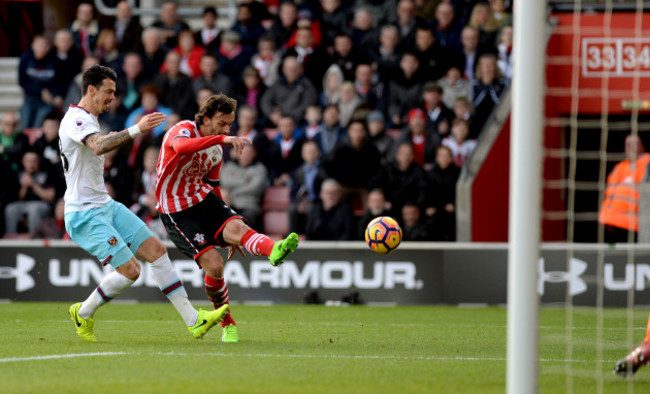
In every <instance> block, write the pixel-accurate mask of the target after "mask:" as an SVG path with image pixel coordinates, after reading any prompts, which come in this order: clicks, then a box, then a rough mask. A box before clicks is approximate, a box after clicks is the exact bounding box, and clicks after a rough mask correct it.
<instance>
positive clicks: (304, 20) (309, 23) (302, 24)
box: [284, 8, 323, 51]
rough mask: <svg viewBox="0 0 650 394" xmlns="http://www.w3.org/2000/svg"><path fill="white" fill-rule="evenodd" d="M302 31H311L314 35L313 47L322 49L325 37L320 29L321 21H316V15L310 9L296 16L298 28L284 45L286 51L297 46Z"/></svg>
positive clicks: (303, 10) (301, 11)
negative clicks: (298, 35)
mask: <svg viewBox="0 0 650 394" xmlns="http://www.w3.org/2000/svg"><path fill="white" fill-rule="evenodd" d="M300 29H309V30H310V31H311V34H312V40H313V45H314V46H315V47H320V45H321V42H322V40H323V35H322V32H321V28H320V21H319V20H318V19H314V15H313V14H312V13H311V11H310V10H309V9H308V8H303V9H301V10H299V11H298V14H296V28H295V30H294V31H293V33H292V34H291V37H290V38H289V40H288V41H287V42H286V43H285V44H284V49H285V51H286V50H288V49H290V48H293V47H294V46H296V39H297V33H298V30H300Z"/></svg>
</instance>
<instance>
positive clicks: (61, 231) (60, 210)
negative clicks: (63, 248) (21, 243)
mask: <svg viewBox="0 0 650 394" xmlns="http://www.w3.org/2000/svg"><path fill="white" fill-rule="evenodd" d="M64 214H65V201H64V200H63V199H62V198H60V199H59V200H57V202H56V204H55V205H54V217H51V216H49V217H47V218H45V219H43V221H42V222H41V224H40V225H39V226H38V228H36V231H35V232H34V234H33V235H32V238H38V239H69V237H68V233H67V232H66V231H65V222H64Z"/></svg>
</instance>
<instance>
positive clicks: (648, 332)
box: [643, 316, 650, 342]
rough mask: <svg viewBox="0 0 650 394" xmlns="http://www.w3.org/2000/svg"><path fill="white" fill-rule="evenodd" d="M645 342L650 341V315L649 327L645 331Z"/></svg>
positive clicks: (649, 319)
mask: <svg viewBox="0 0 650 394" xmlns="http://www.w3.org/2000/svg"><path fill="white" fill-rule="evenodd" d="M643 342H650V316H649V317H648V328H647V329H646V331H645V340H644V341H643Z"/></svg>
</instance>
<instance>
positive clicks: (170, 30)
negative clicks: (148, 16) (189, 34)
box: [151, 1, 190, 48]
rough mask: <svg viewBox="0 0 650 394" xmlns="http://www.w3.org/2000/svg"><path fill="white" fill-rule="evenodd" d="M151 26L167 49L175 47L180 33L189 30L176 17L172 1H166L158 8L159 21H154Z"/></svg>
mask: <svg viewBox="0 0 650 394" xmlns="http://www.w3.org/2000/svg"><path fill="white" fill-rule="evenodd" d="M151 26H152V27H155V28H157V29H159V30H160V34H161V35H162V38H163V42H164V43H165V46H166V47H167V48H174V47H176V45H178V35H179V34H180V32H181V31H183V30H188V29H189V28H190V27H189V26H188V24H187V23H185V21H183V20H181V19H180V17H179V16H178V9H177V7H176V3H174V2H173V1H166V2H164V3H163V4H162V6H161V7H160V19H158V20H157V21H155V22H154V23H153V24H152V25H151Z"/></svg>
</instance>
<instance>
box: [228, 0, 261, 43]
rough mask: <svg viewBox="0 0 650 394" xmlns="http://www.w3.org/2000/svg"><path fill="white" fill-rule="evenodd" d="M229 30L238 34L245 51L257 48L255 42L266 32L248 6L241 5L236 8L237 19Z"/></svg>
mask: <svg viewBox="0 0 650 394" xmlns="http://www.w3.org/2000/svg"><path fill="white" fill-rule="evenodd" d="M230 30H232V31H235V32H237V33H239V35H240V37H241V44H242V45H243V46H244V47H246V48H247V50H254V49H255V48H257V41H258V40H259V39H260V37H261V36H262V35H263V34H264V33H265V32H266V30H265V29H264V28H263V27H262V25H261V21H260V20H259V18H256V17H254V16H253V12H252V9H251V7H250V4H246V3H241V4H239V6H238V7H237V19H236V20H235V23H234V24H233V25H232V27H231V28H230Z"/></svg>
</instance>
